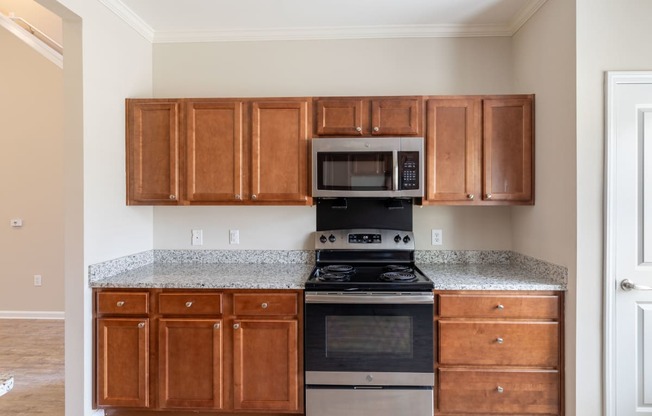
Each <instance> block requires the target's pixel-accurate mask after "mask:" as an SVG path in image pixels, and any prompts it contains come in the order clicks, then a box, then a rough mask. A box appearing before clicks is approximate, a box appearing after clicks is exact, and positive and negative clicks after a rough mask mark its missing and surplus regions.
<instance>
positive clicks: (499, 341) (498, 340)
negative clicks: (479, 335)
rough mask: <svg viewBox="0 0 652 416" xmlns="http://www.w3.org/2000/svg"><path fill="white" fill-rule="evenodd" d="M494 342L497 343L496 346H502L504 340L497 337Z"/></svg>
mask: <svg viewBox="0 0 652 416" xmlns="http://www.w3.org/2000/svg"><path fill="white" fill-rule="evenodd" d="M496 342H497V343H498V344H502V343H503V342H505V340H504V339H502V338H500V337H498V338H496Z"/></svg>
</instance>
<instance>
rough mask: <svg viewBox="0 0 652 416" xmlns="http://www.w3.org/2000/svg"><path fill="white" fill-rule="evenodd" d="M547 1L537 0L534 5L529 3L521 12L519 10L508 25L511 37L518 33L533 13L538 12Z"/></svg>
mask: <svg viewBox="0 0 652 416" xmlns="http://www.w3.org/2000/svg"><path fill="white" fill-rule="evenodd" d="M547 1H548V0H537V1H536V2H534V3H530V4H529V5H527V6H525V7H524V8H523V10H521V12H520V13H519V14H518V15H516V17H515V18H514V20H513V21H512V24H511V25H510V31H511V32H512V35H513V34H515V33H516V32H518V31H519V29H520V28H521V27H522V26H523V25H524V24H525V22H527V21H528V20H530V18H531V17H532V16H534V13H536V12H538V11H539V9H540V8H541V7H543V5H544V4H546V2H547Z"/></svg>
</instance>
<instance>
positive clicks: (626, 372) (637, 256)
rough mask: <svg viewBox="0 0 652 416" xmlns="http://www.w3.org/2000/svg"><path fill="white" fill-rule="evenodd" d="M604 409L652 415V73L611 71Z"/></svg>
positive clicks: (627, 415) (617, 413) (627, 414)
mask: <svg viewBox="0 0 652 416" xmlns="http://www.w3.org/2000/svg"><path fill="white" fill-rule="evenodd" d="M606 98H607V108H606V110H607V148H606V152H607V153H606V154H607V159H606V161H607V166H606V169H607V178H606V179H607V180H606V207H605V208H606V209H605V220H606V222H605V225H606V226H605V232H606V235H605V237H606V238H605V242H606V246H605V278H606V279H605V281H606V285H605V295H606V296H605V300H606V302H605V306H606V307H605V341H606V342H605V383H606V384H605V392H606V394H605V397H606V398H605V400H606V403H605V408H606V410H607V412H606V413H607V415H612V416H613V415H615V416H636V415H648V416H650V415H652V72H610V73H608V74H607V97H606Z"/></svg>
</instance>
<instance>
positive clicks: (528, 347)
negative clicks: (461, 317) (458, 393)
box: [439, 321, 559, 367]
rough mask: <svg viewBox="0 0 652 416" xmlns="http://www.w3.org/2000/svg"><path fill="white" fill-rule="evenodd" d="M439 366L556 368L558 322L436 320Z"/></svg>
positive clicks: (557, 359)
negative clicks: (437, 323)
mask: <svg viewBox="0 0 652 416" xmlns="http://www.w3.org/2000/svg"><path fill="white" fill-rule="evenodd" d="M439 363H440V364H441V365H512V366H532V367H557V366H558V365H559V324H558V323H557V322H483V321H465V322H446V321H439Z"/></svg>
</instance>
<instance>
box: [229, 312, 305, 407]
mask: <svg viewBox="0 0 652 416" xmlns="http://www.w3.org/2000/svg"><path fill="white" fill-rule="evenodd" d="M233 327H234V331H233V384H234V386H233V387H234V401H233V407H234V408H235V409H247V410H252V409H256V410H276V411H298V410H299V394H300V392H299V351H298V345H299V339H298V336H299V328H298V321H297V320H262V319H259V320H256V319H237V320H236V321H235V323H234V326H233ZM301 393H302V392H301Z"/></svg>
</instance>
